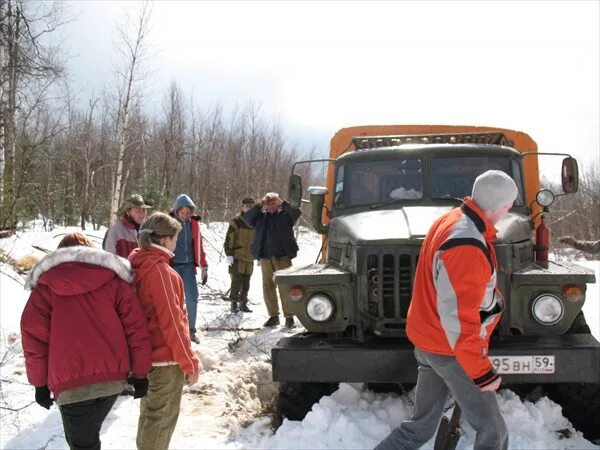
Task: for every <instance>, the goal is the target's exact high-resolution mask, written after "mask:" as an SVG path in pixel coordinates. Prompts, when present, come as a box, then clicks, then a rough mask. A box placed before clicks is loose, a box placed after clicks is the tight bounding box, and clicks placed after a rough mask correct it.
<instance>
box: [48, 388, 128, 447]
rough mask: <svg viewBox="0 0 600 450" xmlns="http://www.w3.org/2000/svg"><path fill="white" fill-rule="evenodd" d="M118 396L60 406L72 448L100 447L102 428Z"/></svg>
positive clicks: (66, 437) (66, 434)
mask: <svg viewBox="0 0 600 450" xmlns="http://www.w3.org/2000/svg"><path fill="white" fill-rule="evenodd" d="M117 397H118V395H110V396H108V397H98V398H93V399H91V400H85V401H83V402H77V403H69V404H68V405H62V406H60V407H59V409H60V415H61V416H62V421H63V427H64V429H65V439H66V440H67V444H69V447H70V448H71V450H84V449H85V450H99V449H100V428H102V422H104V419H106V416H107V415H108V413H109V412H110V409H111V408H112V407H113V405H114V404H115V401H116V400H117Z"/></svg>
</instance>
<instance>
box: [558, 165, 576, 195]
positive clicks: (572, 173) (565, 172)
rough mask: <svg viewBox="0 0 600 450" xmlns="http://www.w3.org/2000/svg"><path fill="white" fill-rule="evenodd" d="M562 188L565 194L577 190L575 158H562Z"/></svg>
mask: <svg viewBox="0 0 600 450" xmlns="http://www.w3.org/2000/svg"><path fill="white" fill-rule="evenodd" d="M561 181H562V189H563V192H564V193H565V194H573V193H575V192H577V187H578V185H579V170H578V168H577V160H576V159H575V158H571V157H570V156H569V157H568V158H565V159H563V162H562V170H561Z"/></svg>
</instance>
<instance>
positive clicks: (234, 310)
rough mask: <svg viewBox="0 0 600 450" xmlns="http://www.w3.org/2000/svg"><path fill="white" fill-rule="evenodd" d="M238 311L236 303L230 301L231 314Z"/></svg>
mask: <svg viewBox="0 0 600 450" xmlns="http://www.w3.org/2000/svg"><path fill="white" fill-rule="evenodd" d="M238 311H239V309H238V302H236V301H235V300H231V312H232V313H236V312H238Z"/></svg>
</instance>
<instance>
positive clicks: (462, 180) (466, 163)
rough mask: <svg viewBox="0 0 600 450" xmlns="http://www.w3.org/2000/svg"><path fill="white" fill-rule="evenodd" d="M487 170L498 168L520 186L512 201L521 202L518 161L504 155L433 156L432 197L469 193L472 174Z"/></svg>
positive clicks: (473, 175) (473, 180) (518, 203)
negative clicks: (515, 197)
mask: <svg viewBox="0 0 600 450" xmlns="http://www.w3.org/2000/svg"><path fill="white" fill-rule="evenodd" d="M487 170H501V171H502V172H504V173H506V174H507V175H509V176H510V177H511V178H512V179H513V180H515V183H516V184H517V187H518V189H519V193H518V195H517V199H516V200H515V205H522V204H523V182H522V179H521V173H520V169H519V164H518V163H517V162H516V161H514V160H512V159H510V158H505V157H498V156H471V157H454V158H435V159H433V160H432V161H431V174H430V177H429V179H430V180H431V181H430V183H431V186H430V191H431V198H464V197H467V196H470V195H471V190H472V188H473V183H474V182H475V178H477V177H478V176H479V175H481V174H482V173H483V172H486V171H487Z"/></svg>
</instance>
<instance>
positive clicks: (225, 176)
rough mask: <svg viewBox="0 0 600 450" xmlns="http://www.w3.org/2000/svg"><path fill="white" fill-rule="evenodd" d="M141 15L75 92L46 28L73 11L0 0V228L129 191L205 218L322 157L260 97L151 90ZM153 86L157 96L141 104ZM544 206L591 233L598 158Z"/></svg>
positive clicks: (77, 210) (599, 209) (81, 220)
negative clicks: (85, 87)
mask: <svg viewBox="0 0 600 450" xmlns="http://www.w3.org/2000/svg"><path fill="white" fill-rule="evenodd" d="M150 15H151V11H150V7H149V4H148V3H140V8H139V11H137V13H136V14H134V15H131V16H124V17H123V21H122V24H121V26H119V27H118V29H117V35H118V40H117V44H116V47H115V52H116V55H115V56H116V60H117V61H118V62H117V63H115V66H114V68H113V73H114V77H113V78H112V79H111V80H107V81H106V87H105V89H104V90H103V91H102V92H101V93H99V95H98V96H96V97H92V98H81V97H80V96H78V95H77V94H75V93H74V89H73V86H76V85H78V84H79V83H78V82H79V81H81V80H72V79H70V78H69V74H68V72H67V71H66V63H67V56H66V54H65V51H64V50H63V46H62V45H61V43H60V41H59V40H58V39H55V36H57V35H58V34H59V32H60V30H61V29H62V28H63V27H64V25H65V24H66V23H68V22H69V21H70V20H74V19H72V18H70V17H69V11H68V10H67V9H66V7H65V5H64V4H62V3H60V2H54V3H51V2H36V1H26V0H0V62H1V63H2V72H1V74H0V227H14V226H16V225H18V224H20V223H25V222H26V221H28V220H31V219H34V218H42V219H46V220H52V221H53V222H55V223H60V224H63V225H80V226H81V227H82V228H84V229H85V227H86V225H87V226H89V225H90V224H91V225H92V226H99V225H106V224H108V223H109V219H112V220H114V218H115V217H116V212H117V209H118V206H119V205H120V204H121V202H122V200H123V198H125V197H126V196H127V195H129V194H131V193H140V194H142V195H143V196H144V198H148V199H151V200H152V201H153V202H154V204H155V207H156V209H158V210H163V211H164V210H167V209H168V208H169V206H170V205H171V203H172V202H173V200H174V198H175V197H176V196H177V195H178V194H180V193H187V194H188V195H190V196H191V197H192V199H193V200H194V201H195V202H196V204H197V205H198V208H199V212H200V214H201V215H202V217H203V219H204V220H205V221H207V222H210V221H215V220H226V219H228V218H230V217H231V216H232V215H233V214H235V213H236V212H237V211H238V209H239V205H240V200H241V199H242V198H243V197H245V196H247V195H252V196H255V197H257V198H259V197H260V196H262V195H263V194H264V193H266V192H268V191H276V192H279V193H280V194H282V196H285V195H286V194H287V183H288V177H289V174H290V173H291V167H292V164H293V162H294V161H297V160H301V159H311V158H315V157H321V156H322V153H323V150H324V149H319V150H320V151H317V149H315V148H312V149H301V148H298V147H297V146H296V145H294V144H293V143H291V142H289V140H288V139H286V133H285V130H284V129H283V127H282V126H281V124H280V123H279V122H278V121H277V120H276V119H272V118H266V117H265V116H264V114H263V113H262V111H261V108H260V104H246V105H241V106H240V107H238V108H237V109H235V110H233V111H227V112H226V111H225V110H224V108H223V107H222V106H221V105H218V104H217V105H201V104H200V105H199V104H196V103H195V102H194V98H193V96H192V95H189V94H187V93H186V90H185V87H182V86H180V85H179V84H178V82H177V81H175V80H174V81H172V83H171V85H170V86H169V87H168V88H167V89H166V90H165V92H162V93H158V94H156V93H154V92H152V91H151V89H150V88H149V87H148V85H149V83H148V82H147V81H148V78H150V77H151V68H152V55H153V52H155V48H153V46H152V45H151V41H150V39H149V35H150V33H151V30H150V29H149V19H150ZM206 89H210V86H207V87H206ZM156 95H158V96H160V101H159V104H160V107H158V108H155V109H154V110H152V111H149V108H148V104H149V103H151V101H150V100H151V99H154V96H156ZM154 100H155V99H154ZM154 103H155V104H156V101H154ZM598 150H599V149H590V151H598ZM321 168H322V166H321V165H320V164H316V165H314V167H311V166H308V165H303V166H299V167H298V170H297V172H298V173H300V174H301V175H302V177H303V180H304V185H305V186H308V185H310V184H313V183H321V182H322V172H320V171H318V170H319V169H321ZM544 183H545V184H547V182H544ZM550 210H551V213H550V214H549V215H548V220H547V223H549V224H550V226H551V229H552V236H553V240H555V239H557V237H559V236H561V235H565V234H571V235H573V236H575V237H577V238H580V239H598V238H600V172H599V168H598V166H597V165H596V166H590V167H580V189H579V192H577V193H576V194H574V195H568V196H564V197H559V198H558V199H557V201H556V203H555V204H554V205H553V206H552V207H551V208H550Z"/></svg>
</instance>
